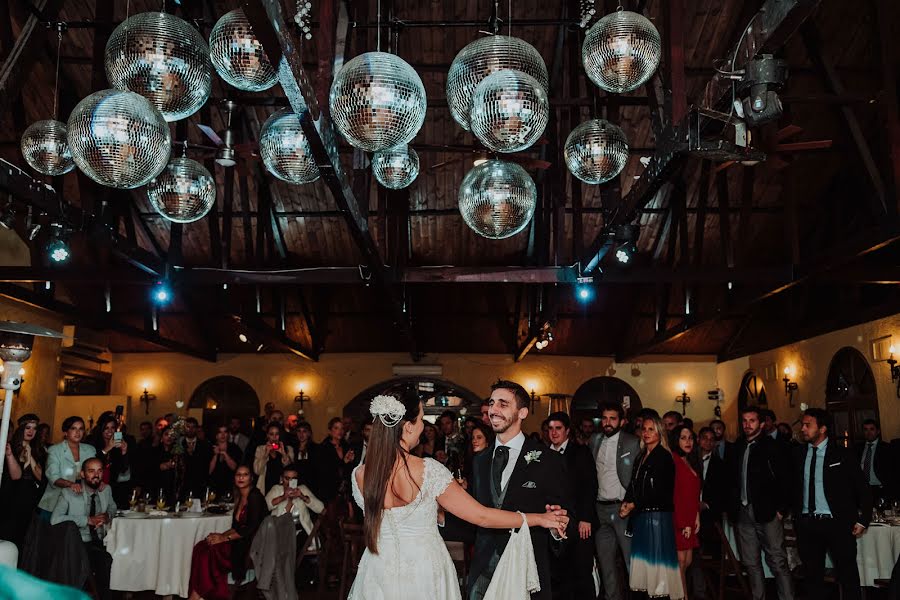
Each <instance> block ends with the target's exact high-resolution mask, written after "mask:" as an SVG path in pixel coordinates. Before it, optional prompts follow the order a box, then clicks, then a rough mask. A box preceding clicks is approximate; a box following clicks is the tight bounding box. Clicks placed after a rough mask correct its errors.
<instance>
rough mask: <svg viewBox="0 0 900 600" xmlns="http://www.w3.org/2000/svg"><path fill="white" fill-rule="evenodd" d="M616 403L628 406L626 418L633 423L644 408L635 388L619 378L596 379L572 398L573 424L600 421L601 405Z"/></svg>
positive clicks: (588, 382) (588, 381)
mask: <svg viewBox="0 0 900 600" xmlns="http://www.w3.org/2000/svg"><path fill="white" fill-rule="evenodd" d="M606 402H616V403H618V404H621V405H623V406H626V407H627V408H626V410H625V416H626V417H628V421H629V422H631V423H633V422H634V417H635V416H636V415H637V413H638V412H640V410H641V409H642V408H643V405H642V404H641V398H640V396H638V394H637V392H636V391H634V388H633V387H631V386H630V385H628V384H627V383H625V382H624V381H622V380H621V379H619V378H617V377H606V376H604V377H594V378H593V379H588V380H587V381H585V382H584V383H582V384H581V385H580V386H579V387H578V389H577V390H575V395H574V396H572V407H571V409H570V413H571V417H572V422H573V423H579V422H580V421H581V419H583V418H587V419H599V418H600V405H602V404H604V403H606Z"/></svg>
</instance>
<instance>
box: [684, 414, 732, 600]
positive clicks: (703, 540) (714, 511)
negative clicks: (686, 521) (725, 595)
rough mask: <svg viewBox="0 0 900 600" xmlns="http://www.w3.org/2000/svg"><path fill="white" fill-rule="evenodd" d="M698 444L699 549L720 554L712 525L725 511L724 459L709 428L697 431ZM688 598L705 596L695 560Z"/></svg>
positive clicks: (720, 549)
mask: <svg viewBox="0 0 900 600" xmlns="http://www.w3.org/2000/svg"><path fill="white" fill-rule="evenodd" d="M697 439H698V441H699V446H700V466H701V470H700V480H701V482H702V484H701V488H700V532H699V534H698V537H699V538H700V547H701V552H702V553H703V554H704V555H707V556H714V557H718V556H720V555H721V553H722V544H721V541H720V539H719V535H718V533H717V532H716V527H715V524H716V523H719V524H721V523H722V513H723V512H725V504H726V502H725V484H726V476H725V461H723V460H722V459H721V458H719V455H718V454H717V453H716V436H715V433H713V430H712V428H710V427H702V428H701V429H700V432H699V433H698V434H697ZM691 586H692V591H691V597H693V598H697V599H698V600H704V599H705V598H707V597H708V590H707V589H706V580H705V579H704V577H703V573H702V570H701V569H700V567H699V566H698V561H694V562H693V563H692V564H691Z"/></svg>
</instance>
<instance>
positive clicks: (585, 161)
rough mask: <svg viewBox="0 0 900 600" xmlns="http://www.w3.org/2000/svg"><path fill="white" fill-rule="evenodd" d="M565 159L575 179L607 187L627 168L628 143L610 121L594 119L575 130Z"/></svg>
mask: <svg viewBox="0 0 900 600" xmlns="http://www.w3.org/2000/svg"><path fill="white" fill-rule="evenodd" d="M563 155H564V156H565V158H566V166H567V167H569V171H571V173H572V175H574V176H575V177H577V178H578V179H580V180H581V181H583V182H585V183H604V182H606V181H609V180H610V179H612V178H613V177H615V176H616V175H618V174H619V173H621V172H622V169H623V168H624V167H625V163H626V162H627V161H628V140H627V139H626V138H625V132H623V131H622V130H621V129H620V128H618V127H616V126H615V125H613V124H612V123H610V122H609V121H604V120H603V119H594V120H592V121H586V122H584V123H582V124H581V125H579V126H578V127H576V128H575V129H573V130H572V133H570V134H569V137H567V138H566V146H565V150H564V151H563Z"/></svg>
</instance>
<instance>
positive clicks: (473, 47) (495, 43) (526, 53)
mask: <svg viewBox="0 0 900 600" xmlns="http://www.w3.org/2000/svg"><path fill="white" fill-rule="evenodd" d="M503 69H512V70H514V71H521V72H522V73H526V74H528V75H531V76H532V77H534V78H535V79H537V80H538V81H539V82H540V84H541V86H542V87H543V88H544V92H547V90H548V87H549V85H550V78H549V76H548V74H547V65H545V64H544V59H543V58H542V57H541V55H540V54H539V53H538V51H537V50H535V48H534V46H532V45H531V44H529V43H528V42H526V41H524V40H520V39H519V38H515V37H507V36H505V35H490V36H486V37H482V38H479V39H477V40H475V41H474V42H472V43H471V44H469V45H467V46H466V47H465V48H463V49H462V50H460V51H459V53H457V55H456V57H455V58H454V59H453V63H451V65H450V71H449V72H448V73H447V105H448V106H449V107H450V114H451V115H452V116H453V120H454V121H456V122H457V123H459V125H460V127H462V128H463V129H465V130H466V131H468V130H469V128H470V126H469V116H470V114H471V112H472V97H473V96H474V95H475V88H477V87H478V84H479V83H481V81H482V80H483V79H484V78H485V77H487V76H488V75H490V74H491V73H494V72H496V71H500V70H503Z"/></svg>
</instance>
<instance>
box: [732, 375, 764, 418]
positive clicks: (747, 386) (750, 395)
mask: <svg viewBox="0 0 900 600" xmlns="http://www.w3.org/2000/svg"><path fill="white" fill-rule="evenodd" d="M766 405H768V400H767V399H766V388H765V386H764V385H763V382H762V379H760V378H759V377H758V376H757V374H756V371H747V373H746V374H745V375H744V378H743V379H742V380H741V389H740V391H739V392H738V410H739V411H741V410H744V409H745V408H747V407H748V406H766Z"/></svg>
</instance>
